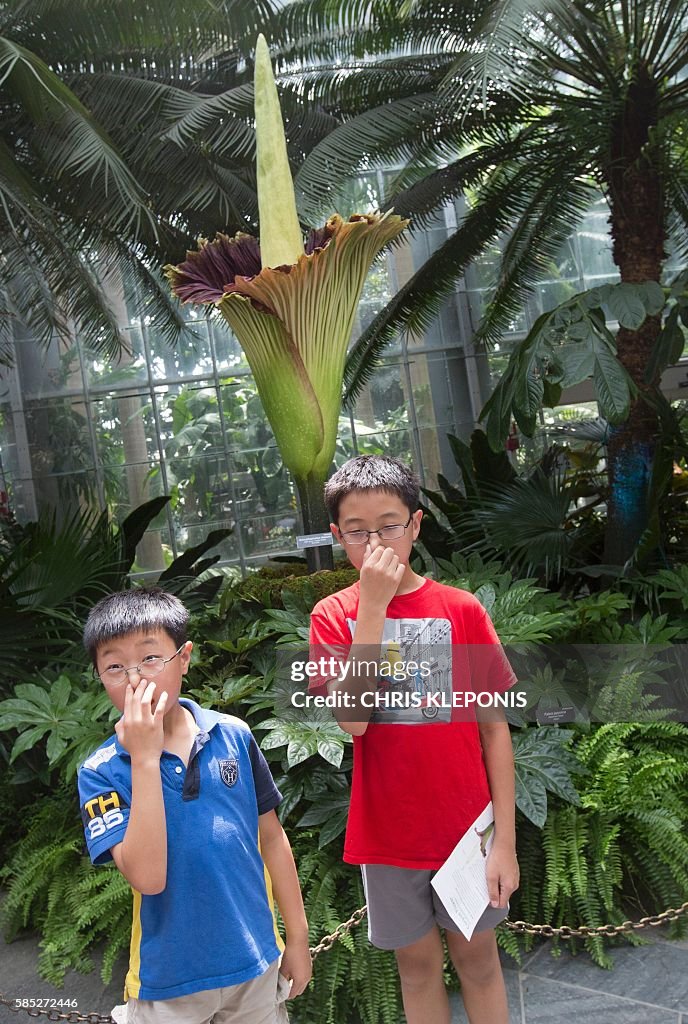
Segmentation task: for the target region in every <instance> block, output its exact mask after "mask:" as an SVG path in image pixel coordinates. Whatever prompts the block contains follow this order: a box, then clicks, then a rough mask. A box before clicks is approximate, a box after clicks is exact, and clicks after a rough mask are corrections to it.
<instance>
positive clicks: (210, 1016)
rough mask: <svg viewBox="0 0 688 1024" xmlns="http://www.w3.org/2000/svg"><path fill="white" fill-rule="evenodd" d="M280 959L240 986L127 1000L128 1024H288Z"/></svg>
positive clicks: (285, 982)
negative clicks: (175, 996)
mask: <svg viewBox="0 0 688 1024" xmlns="http://www.w3.org/2000/svg"><path fill="white" fill-rule="evenodd" d="M278 968H279V960H275V961H274V963H272V964H270V966H269V967H268V969H267V971H265V973H264V974H260V975H259V976H258V977H257V978H251V979H250V981H242V983H241V984H240V985H229V986H228V987H227V988H212V989H207V990H206V991H203V992H194V993H193V994H192V995H190V996H178V997H177V998H176V999H153V1000H149V999H130V1000H129V1002H128V1003H127V1018H126V1019H127V1024H289V1018H288V1016H287V1008H286V1006H285V1005H284V1001H285V999H287V998H288V997H289V990H290V988H291V986H290V984H289V982H288V981H287V979H286V978H285V977H284V975H282V974H280V973H279V970H278Z"/></svg>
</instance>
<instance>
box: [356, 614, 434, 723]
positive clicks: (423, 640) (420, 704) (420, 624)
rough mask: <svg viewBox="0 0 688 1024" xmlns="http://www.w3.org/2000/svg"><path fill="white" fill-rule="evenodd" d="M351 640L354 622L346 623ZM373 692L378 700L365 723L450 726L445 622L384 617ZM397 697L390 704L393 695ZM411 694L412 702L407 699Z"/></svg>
mask: <svg viewBox="0 0 688 1024" xmlns="http://www.w3.org/2000/svg"><path fill="white" fill-rule="evenodd" d="M347 625H348V627H349V631H350V633H351V635H352V636H353V634H354V630H355V626H356V624H355V622H354V620H353V619H347ZM377 688H378V691H383V692H384V693H385V694H387V695H388V696H389V698H390V699H388V700H386V701H383V702H381V703H380V704H379V705H378V706H377V707H376V708H375V710H374V711H373V713H372V715H371V718H370V721H371V722H378V723H380V724H382V725H393V724H395V723H397V724H399V723H404V724H405V725H425V724H427V723H428V722H450V721H451V714H452V704H451V694H452V689H453V674H452V650H451V622H450V621H449V619H441V618H437V619H385V624H384V627H383V631H382V644H381V650H380V671H379V673H378V684H377ZM395 694H396V695H398V697H399V699H398V702H397V703H395V702H394V700H393V699H391V698H392V696H393V695H395ZM411 694H414V695H415V700H414V701H413V703H411V701H410V700H409V699H408V698H409V697H410V695H411Z"/></svg>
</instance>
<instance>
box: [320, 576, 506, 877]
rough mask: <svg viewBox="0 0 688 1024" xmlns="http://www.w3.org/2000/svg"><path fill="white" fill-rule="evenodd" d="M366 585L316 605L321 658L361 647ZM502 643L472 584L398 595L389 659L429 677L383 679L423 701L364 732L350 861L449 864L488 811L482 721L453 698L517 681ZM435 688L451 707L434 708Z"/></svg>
mask: <svg viewBox="0 0 688 1024" xmlns="http://www.w3.org/2000/svg"><path fill="white" fill-rule="evenodd" d="M359 586H360V585H359V584H358V583H355V584H354V585H353V586H352V587H348V588H347V589H346V590H341V591H339V592H338V593H336V594H331V595H330V596H329V597H326V598H325V599H324V600H322V601H320V602H319V603H318V604H317V605H316V606H315V608H314V609H313V613H312V615H311V630H310V643H311V657H312V658H318V657H319V656H320V655H322V653H323V651H325V650H330V651H332V650H335V651H336V652H337V653H338V654H339V655H340V656H341V654H342V652H343V651H345V650H347V649H348V648H349V646H350V645H351V643H352V639H353V638H354V631H355V626H356V617H357V614H358V601H359ZM321 645H322V646H321ZM466 645H468V646H466ZM495 645H499V638H498V637H497V634H496V632H495V629H494V626H493V625H492V623H491V621H490V618H489V616H488V614H487V612H486V611H485V609H484V608H483V607H482V605H481V604H480V602H479V601H478V600H477V598H475V597H473V595H472V594H469V593H467V592H466V591H464V590H458V589H456V588H455V587H448V586H445V585H443V584H441V583H436V582H434V581H433V580H426V581H425V582H424V583H423V585H422V586H421V587H419V588H418V590H415V591H413V592H412V593H410V594H402V595H401V596H397V597H394V598H393V599H392V600H391V601H390V603H389V606H388V608H387V616H386V618H385V627H384V631H383V635H382V652H381V664H382V663H384V664H386V665H388V666H389V665H390V664H393V663H394V661H395V660H396V661H399V660H401V661H402V662H403V661H407V662H408V661H410V660H412V659H413V660H414V661H416V662H417V663H420V662H422V663H423V665H424V671H427V675H423V674H422V672H421V671H419V672H417V673H416V676H415V678H413V677H411V678H406V679H405V680H404V681H403V682H399V681H398V680H397V679H396V678H395V677H394V674H393V673H392V674H390V676H389V678H388V679H384V677H383V678H382V680H381V683H382V685H383V686H384V687H385V688H388V689H389V690H393V689H394V688H395V687H399V688H401V687H404V688H406V690H407V691H408V690H409V689H414V690H415V692H417V694H418V697H417V698H416V699H417V701H418V702H419V704H420V705H421V706H416V707H413V708H409V707H408V706H406V707H404V708H402V709H400V710H394V709H392V710H384V711H378V710H375V711H374V712H373V714H372V716H371V719H370V722H369V725H368V728H367V729H366V731H365V733H364V734H363V735H362V736H354V767H353V778H352V784H351V804H350V808H349V818H348V822H347V829H346V838H345V842H344V860H345V861H347V862H348V863H350V864H391V865H394V866H396V867H402V868H430V869H435V868H439V867H441V865H442V864H443V863H444V861H445V860H446V859H447V857H448V856H449V854H450V853H451V851H452V850H453V849H454V847H455V846H456V844H457V842H458V841H459V839H460V838H461V836H462V835H463V834H464V833H465V831H466V830H467V829H468V828H469V827H470V825H471V824H472V822H473V821H475V819H476V818H477V817H478V815H479V814H480V812H481V811H482V810H483V809H484V808H485V806H486V804H487V803H488V801H489V800H490V790H489V786H488V782H487V775H486V772H485V764H484V761H483V756H482V747H481V744H480V734H479V731H478V725H477V723H476V721H475V716H474V715H473V714H472V713H471V712H468V713H467V712H466V711H465V710H463V709H462V708H460V707H456V708H455V707H452V706H451V705H452V703H453V701H454V700H457V698H452V697H451V694H452V693H457V692H458V691H467V690H470V689H473V690H489V691H490V692H492V693H494V692H501V691H504V690H506V689H508V688H509V687H510V686H512V685H513V683H514V682H515V677H514V675H513V672H512V671H511V668H510V666H509V664H508V662H507V661H506V658H505V657H504V656H503V654H502V652H501V648H500V647H499V646H495ZM426 666H431V668H430V669H427V668H426ZM322 685H323V683H322V682H321V683H320V686H322ZM315 686H316V687H317V686H318V683H317V681H316V683H315ZM433 692H434V693H441V694H443V698H444V699H443V703H444V704H445V705H447V704H448V705H449V706H442V707H441V708H440V709H437V708H436V707H435V706H433V705H432V701H431V700H429V699H428V695H429V694H431V693H433Z"/></svg>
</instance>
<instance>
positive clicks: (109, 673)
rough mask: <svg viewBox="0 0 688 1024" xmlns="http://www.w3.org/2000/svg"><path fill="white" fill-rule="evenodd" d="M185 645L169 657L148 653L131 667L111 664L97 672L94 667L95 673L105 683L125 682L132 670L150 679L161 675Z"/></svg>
mask: <svg viewBox="0 0 688 1024" xmlns="http://www.w3.org/2000/svg"><path fill="white" fill-rule="evenodd" d="M184 647H185V644H182V645H181V647H180V648H179V650H178V651H175V652H174V654H173V655H172V656H171V657H169V658H161V657H160V656H159V655H157V654H147V655H146V657H145V658H144V659H143V661H142V662H141V664H140V665H131V667H130V668H124V667H123V666H122V665H111V666H110V668H106V669H105V671H104V672H97V671H96V670H95V668H94V670H93V673H94V675H96V676H98V678H99V679H102V681H103V682H104V683H114V684H117V683H123V682H125V681H126V680H128V679H129V673H130V672H136V673H137V674H138V675H140V676H145V678H146V679H150V677H151V676H159V675H160V673H161V672H162V670H163V669H164V667H165V665H168V664H169V663H170V662H171V661H174V659H175V658H176V657H177V655H178V654H181V652H182V651H183V650H184Z"/></svg>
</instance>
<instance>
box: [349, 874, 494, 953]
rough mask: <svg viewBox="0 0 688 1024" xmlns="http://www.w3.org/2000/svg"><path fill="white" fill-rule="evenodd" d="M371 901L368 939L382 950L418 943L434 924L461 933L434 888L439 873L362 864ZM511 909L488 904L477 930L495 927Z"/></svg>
mask: <svg viewBox="0 0 688 1024" xmlns="http://www.w3.org/2000/svg"><path fill="white" fill-rule="evenodd" d="M361 874H362V875H363V888H364V889H365V894H366V902H367V904H368V938H369V939H370V941H371V942H372V944H373V945H374V946H377V947H378V948H379V949H401V947H402V946H410V945H411V943H412V942H418V940H419V939H422V938H423V936H424V935H427V933H428V932H429V931H430V930H431V928H432V927H433V926H434V925H438V926H439V927H440V928H446V929H447V931H450V932H457V933H459V934H461V929H460V928H459V927H458V925H457V924H455V922H454V921H453V920H452V918H451V917H450V916H449V913H448V912H447V909H446V907H445V906H444V904H443V903H442V900H441V899H440V898H439V896H438V895H437V893H436V892H435V890H434V889H433V887H432V886H431V885H430V879H431V878H432V877H433V875H435V874H436V872H435V871H428V870H425V869H422V868H396V867H392V866H391V865H389V864H361ZM508 913H509V908H508V907H507V908H506V909H502V908H500V907H487V909H486V910H485V912H484V913H483V916H482V917H481V918H480V920H479V921H478V923H477V925H476V926H475V931H474V932H473V934H474V935H475V934H476V932H482V931H485V930H486V929H488V928H494V927H495V926H496V925H498V924H499V922H500V921H503V920H504V918H505V917H506V915H507V914H508Z"/></svg>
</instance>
